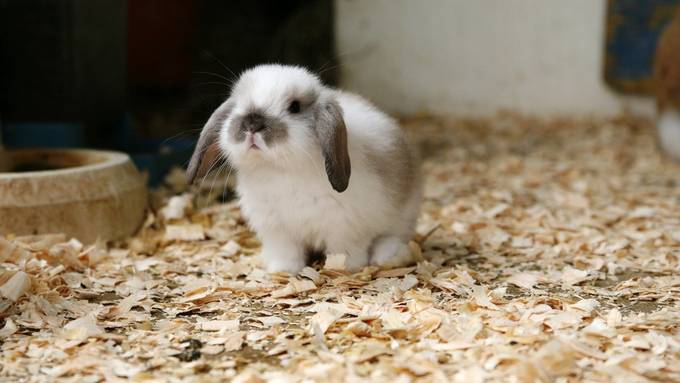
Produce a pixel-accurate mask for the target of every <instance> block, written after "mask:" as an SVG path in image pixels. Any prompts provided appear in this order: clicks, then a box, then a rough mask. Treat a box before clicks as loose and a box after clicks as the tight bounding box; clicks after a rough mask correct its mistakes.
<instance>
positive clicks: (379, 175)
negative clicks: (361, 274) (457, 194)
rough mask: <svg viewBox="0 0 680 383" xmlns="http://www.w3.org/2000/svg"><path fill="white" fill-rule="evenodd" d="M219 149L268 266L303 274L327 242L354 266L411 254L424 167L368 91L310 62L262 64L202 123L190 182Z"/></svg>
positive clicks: (398, 261)
mask: <svg viewBox="0 0 680 383" xmlns="http://www.w3.org/2000/svg"><path fill="white" fill-rule="evenodd" d="M216 151H217V152H219V153H220V154H221V155H222V156H223V157H224V158H225V159H227V161H228V162H229V163H230V165H231V166H232V167H233V168H234V169H235V171H236V174H237V191H238V194H239V195H240V205H241V210H242V212H243V214H244V215H245V217H246V218H247V219H248V222H249V224H250V226H251V227H252V228H253V229H254V230H255V232H256V233H257V235H258V237H259V238H260V240H261V241H262V253H261V259H262V261H263V263H264V265H265V266H266V268H267V270H268V271H269V272H277V271H282V272H289V273H297V272H298V271H300V270H301V269H302V268H303V267H304V266H305V264H306V254H309V253H311V252H321V251H323V252H325V253H331V254H332V253H344V254H346V255H347V259H346V264H345V266H346V267H347V269H348V270H351V271H356V270H359V269H361V268H362V267H364V266H366V265H368V264H372V265H378V266H385V267H396V266H403V265H407V264H409V263H411V262H413V259H412V255H411V252H410V249H409V246H408V240H409V238H410V236H411V234H412V232H413V230H414V225H415V221H416V218H417V215H418V210H419V205H420V199H421V184H420V172H419V167H418V165H417V161H416V158H415V156H414V154H413V152H412V151H411V150H410V149H409V147H408V146H407V144H406V141H405V139H404V135H403V133H402V131H401V129H400V128H399V125H398V124H397V122H395V121H394V120H393V119H391V118H390V117H388V116H387V115H385V114H384V113H383V112H381V111H380V110H378V109H377V108H376V107H375V106H373V105H372V104H371V103H369V102H368V101H366V100H365V99H363V98H361V97H359V96H357V95H355V94H351V93H347V92H343V91H340V90H336V89H332V88H329V87H327V86H324V85H323V84H322V83H321V82H320V80H319V79H318V78H317V76H315V75H313V74H312V73H310V72H309V71H307V70H306V69H304V68H300V67H294V66H286V65H261V66H257V67H255V68H252V69H249V70H247V71H245V72H244V73H243V74H241V76H240V78H239V80H238V81H237V82H236V84H235V85H234V87H233V89H232V91H231V95H230V96H229V98H228V99H227V100H226V101H225V102H224V103H223V104H222V105H221V106H220V107H218V108H217V110H216V111H215V112H214V113H213V114H212V116H211V117H210V119H209V120H208V122H207V123H206V125H205V127H204V128H203V131H202V132H201V135H200V138H199V140H198V144H197V146H196V149H195V151H194V154H193V156H192V158H191V161H190V163H189V167H188V169H187V179H188V181H189V183H191V182H192V181H193V180H194V179H195V178H196V177H197V176H201V175H202V174H204V173H205V172H206V171H207V169H209V167H210V164H209V163H208V162H209V159H208V157H210V153H215V152H216Z"/></svg>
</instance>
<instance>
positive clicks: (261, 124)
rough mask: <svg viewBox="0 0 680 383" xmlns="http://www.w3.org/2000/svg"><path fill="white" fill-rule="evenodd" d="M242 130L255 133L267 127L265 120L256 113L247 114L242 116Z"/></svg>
mask: <svg viewBox="0 0 680 383" xmlns="http://www.w3.org/2000/svg"><path fill="white" fill-rule="evenodd" d="M242 127H243V130H245V131H247V132H251V133H257V132H259V131H261V130H264V129H266V128H267V120H266V119H265V118H264V117H263V116H262V115H261V114H258V113H250V114H247V115H246V116H245V117H244V118H243V125H242Z"/></svg>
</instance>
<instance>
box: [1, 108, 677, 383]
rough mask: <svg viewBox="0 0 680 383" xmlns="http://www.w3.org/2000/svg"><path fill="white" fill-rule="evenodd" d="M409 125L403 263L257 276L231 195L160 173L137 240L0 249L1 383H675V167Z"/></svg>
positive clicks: (476, 131)
mask: <svg viewBox="0 0 680 383" xmlns="http://www.w3.org/2000/svg"><path fill="white" fill-rule="evenodd" d="M408 125H409V126H410V127H411V128H412V129H411V130H412V131H413V133H415V135H414V136H415V138H416V139H417V140H418V141H419V144H420V145H421V146H422V149H423V150H422V152H423V153H425V154H426V155H427V157H426V158H425V163H424V166H423V168H424V175H425V190H424V194H425V200H424V203H423V206H422V213H421V215H420V218H419V222H418V226H417V227H418V234H417V235H416V236H415V237H414V239H413V241H411V242H410V243H409V247H410V249H411V252H412V254H413V255H414V257H415V259H417V260H418V263H417V264H416V265H413V266H409V267H403V268H396V269H378V268H376V267H367V268H365V269H364V270H361V271H359V272H357V273H353V274H352V273H350V272H349V271H347V270H346V267H345V264H346V256H345V255H343V254H332V255H330V256H328V257H327V258H326V260H325V262H317V263H314V264H313V265H310V266H309V267H306V268H305V269H303V270H302V271H301V272H300V273H299V275H297V276H293V277H291V276H290V275H287V274H286V275H284V274H267V273H266V272H265V271H264V270H263V269H262V266H261V263H260V262H259V261H258V260H257V259H256V255H257V253H258V252H259V250H260V243H259V241H258V240H257V238H256V237H255V236H254V234H253V233H252V232H251V231H250V230H248V227H247V225H246V222H245V220H244V218H243V217H242V216H241V213H240V211H239V209H238V206H237V204H236V203H235V201H234V200H229V201H227V202H226V203H216V198H219V197H220V196H230V195H232V193H231V192H226V193H225V191H224V190H216V189H217V188H214V190H211V187H210V186H209V185H210V183H212V180H210V179H208V180H206V182H205V183H204V185H203V186H202V187H201V186H200V185H199V186H197V187H189V186H188V185H186V183H185V182H184V177H183V175H182V174H181V171H175V172H173V173H172V175H171V176H170V179H169V180H168V181H167V182H166V184H167V185H168V186H167V188H165V189H161V190H158V191H157V192H156V193H154V199H155V201H154V204H153V205H154V207H155V209H154V212H151V213H150V214H149V216H148V218H147V221H146V222H145V223H144V225H143V228H142V230H141V231H140V233H139V234H138V235H137V236H135V237H134V238H130V239H128V240H126V241H123V242H120V243H113V244H108V245H105V244H96V245H93V246H83V244H81V243H79V242H77V241H73V240H69V238H66V237H64V236H63V235H60V234H55V235H47V236H25V237H18V238H16V237H7V238H1V237H0V343H1V344H2V348H1V349H0V355H1V356H0V358H2V359H1V361H0V380H2V381H54V380H64V381H74V382H75V381H78V382H80V381H83V382H89V381H91V382H95V381H97V382H98V381H121V380H131V381H158V382H162V381H224V380H226V381H241V382H265V381H278V382H301V381H329V382H347V381H356V382H360V381H375V382H385V381H389V382H420V381H422V382H449V381H453V382H456V381H458V382H506V381H515V382H524V381H530V382H536V381H543V382H552V381H556V382H576V381H593V382H607V381H619V382H628V381H660V382H666V381H680V368H679V367H678V366H680V330H679V329H678V327H679V326H678V323H680V285H679V282H678V281H679V278H680V275H679V272H678V270H680V268H679V266H680V265H679V264H678V263H679V262H680V234H679V233H680V218H679V217H678V214H677V212H678V211H680V188H678V187H677V185H678V183H679V182H680V178H679V177H680V176H678V175H679V174H680V165H678V164H676V163H672V162H669V161H667V160H666V159H664V158H663V157H661V156H660V155H659V154H658V152H657V151H656V148H655V143H654V135H653V131H652V129H651V126H650V125H649V124H648V123H646V122H644V121H639V120H636V119H632V118H630V117H619V118H616V119H612V120H570V119H560V120H538V119H531V118H523V117H518V116H513V115H507V114H503V115H499V116H498V117H496V118H494V119H488V120H465V121H462V120H461V121H444V120H437V119H419V120H414V121H412V122H411V123H409V124H408ZM223 173H224V172H223ZM225 182H226V180H221V182H220V180H218V182H215V184H216V185H220V184H224V183H225ZM180 193H182V194H180ZM321 264H324V266H323V267H321V266H320V265H321Z"/></svg>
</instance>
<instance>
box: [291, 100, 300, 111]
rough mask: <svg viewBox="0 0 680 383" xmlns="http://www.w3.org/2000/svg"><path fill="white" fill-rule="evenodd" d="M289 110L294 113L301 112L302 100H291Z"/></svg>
mask: <svg viewBox="0 0 680 383" xmlns="http://www.w3.org/2000/svg"><path fill="white" fill-rule="evenodd" d="M288 112H290V113H292V114H298V113H300V101H298V100H293V101H291V102H290V105H288Z"/></svg>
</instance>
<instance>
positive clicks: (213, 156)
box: [187, 100, 233, 185]
mask: <svg viewBox="0 0 680 383" xmlns="http://www.w3.org/2000/svg"><path fill="white" fill-rule="evenodd" d="M232 109H233V102H232V101H231V100H227V101H225V102H224V103H223V104H222V105H220V106H219V107H218V108H217V109H216V110H215V111H214V112H213V114H212V115H211V116H210V118H209V119H208V122H206V123H205V126H204V127H203V130H202V131H201V135H200V137H199V138H198V143H197V144H196V149H194V154H193V155H192V156H191V160H190V161H189V166H188V167H187V182H188V183H189V185H191V184H192V183H193V182H194V180H195V179H196V177H202V176H204V175H205V174H206V173H207V172H208V171H209V170H210V167H212V166H213V165H214V163H215V161H218V160H219V156H220V148H219V145H218V138H219V135H220V129H221V128H222V124H223V123H224V121H225V120H226V119H227V117H229V113H231V110H232Z"/></svg>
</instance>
